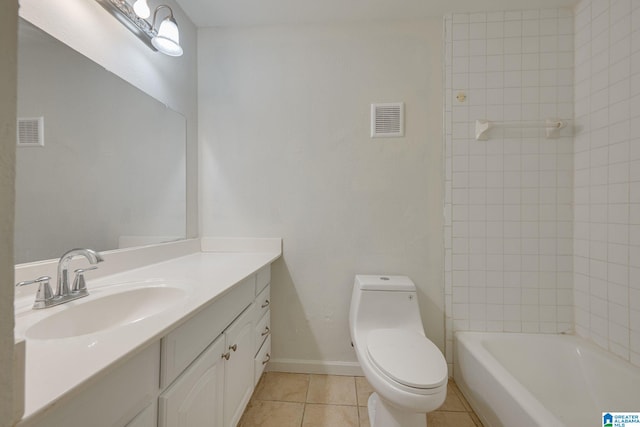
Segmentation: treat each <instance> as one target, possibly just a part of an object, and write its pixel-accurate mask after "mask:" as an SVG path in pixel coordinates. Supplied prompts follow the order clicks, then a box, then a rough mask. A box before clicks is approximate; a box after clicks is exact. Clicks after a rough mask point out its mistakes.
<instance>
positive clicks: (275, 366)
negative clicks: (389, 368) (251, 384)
mask: <svg viewBox="0 0 640 427" xmlns="http://www.w3.org/2000/svg"><path fill="white" fill-rule="evenodd" d="M267 371H269V372H292V373H297V374H326V375H349V376H358V377H361V376H364V373H363V372H362V369H361V368H360V364H359V363H358V362H339V361H329V362H327V361H323V360H300V359H271V361H269V364H268V365H267Z"/></svg>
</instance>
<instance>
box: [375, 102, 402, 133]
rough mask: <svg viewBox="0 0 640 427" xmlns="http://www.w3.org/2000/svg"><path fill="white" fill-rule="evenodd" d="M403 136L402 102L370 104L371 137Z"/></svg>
mask: <svg viewBox="0 0 640 427" xmlns="http://www.w3.org/2000/svg"><path fill="white" fill-rule="evenodd" d="M400 136H404V103H402V102H394V103H387V104H371V137H372V138H389V137H400Z"/></svg>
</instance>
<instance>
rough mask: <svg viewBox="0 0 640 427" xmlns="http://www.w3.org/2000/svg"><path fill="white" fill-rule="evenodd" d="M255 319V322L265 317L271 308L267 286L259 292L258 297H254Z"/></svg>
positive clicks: (269, 291)
mask: <svg viewBox="0 0 640 427" xmlns="http://www.w3.org/2000/svg"><path fill="white" fill-rule="evenodd" d="M255 304H256V305H255V308H254V310H255V313H256V314H255V316H256V317H255V319H256V322H257V321H258V320H259V319H262V317H263V316H264V315H265V313H266V312H267V311H269V308H270V307H271V286H267V287H266V288H264V289H263V290H262V292H260V295H258V296H257V297H256V302H255Z"/></svg>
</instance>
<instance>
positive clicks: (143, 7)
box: [133, 0, 151, 19]
mask: <svg viewBox="0 0 640 427" xmlns="http://www.w3.org/2000/svg"><path fill="white" fill-rule="evenodd" d="M133 11H134V12H135V13H136V15H138V16H139V17H140V18H142V19H147V18H148V17H150V16H151V9H149V5H148V4H147V0H136V1H135V2H134V3H133Z"/></svg>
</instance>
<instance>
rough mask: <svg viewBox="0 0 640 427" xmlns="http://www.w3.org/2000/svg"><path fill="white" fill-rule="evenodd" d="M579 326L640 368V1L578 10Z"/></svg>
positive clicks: (601, 2)
mask: <svg viewBox="0 0 640 427" xmlns="http://www.w3.org/2000/svg"><path fill="white" fill-rule="evenodd" d="M575 48H576V52H575V64H576V72H575V90H576V93H575V97H576V110H575V113H576V114H575V117H576V136H575V178H574V180H575V195H574V197H575V225H574V236H575V241H574V269H575V274H574V283H575V293H574V300H575V327H576V332H577V333H578V334H580V335H583V336H586V337H590V338H591V339H592V340H593V341H595V342H596V343H598V344H599V345H600V346H602V347H604V348H606V349H608V350H609V351H611V352H613V353H615V354H617V355H619V356H621V357H623V358H625V359H627V360H630V361H631V362H632V363H634V364H635V365H640V1H636V0H616V1H614V0H611V1H609V0H595V1H583V2H581V3H580V4H579V5H578V6H577V7H576V10H575Z"/></svg>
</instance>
